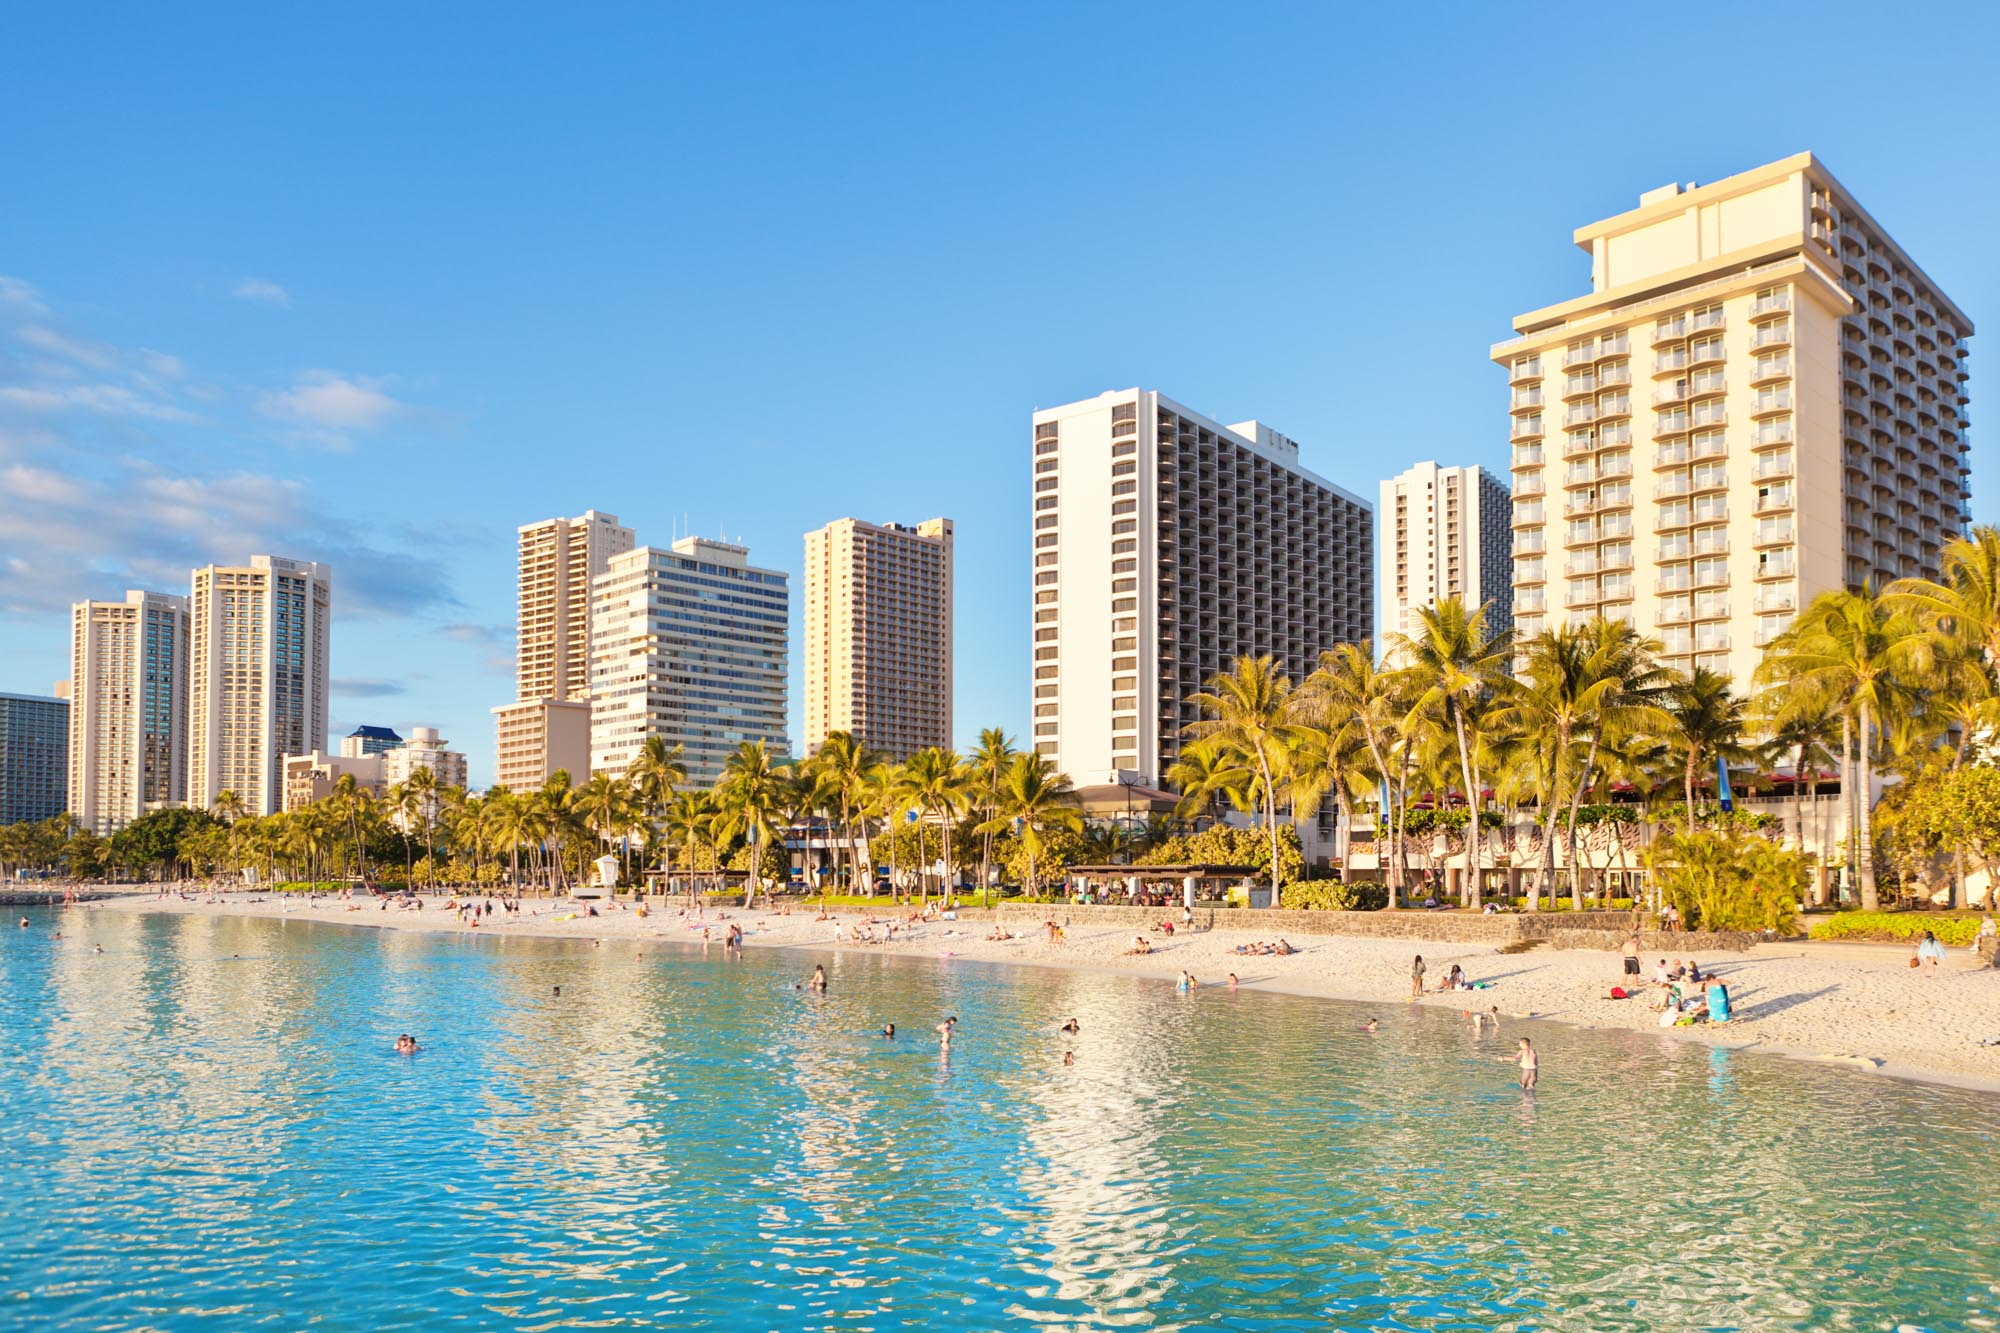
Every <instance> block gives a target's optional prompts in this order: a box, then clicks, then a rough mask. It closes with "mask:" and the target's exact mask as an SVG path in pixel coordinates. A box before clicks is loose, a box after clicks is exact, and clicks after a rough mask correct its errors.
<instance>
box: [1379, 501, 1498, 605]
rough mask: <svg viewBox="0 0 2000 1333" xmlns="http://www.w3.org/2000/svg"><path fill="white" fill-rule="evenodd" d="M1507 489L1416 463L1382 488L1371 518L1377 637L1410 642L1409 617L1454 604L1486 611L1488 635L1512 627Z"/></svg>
mask: <svg viewBox="0 0 2000 1333" xmlns="http://www.w3.org/2000/svg"><path fill="white" fill-rule="evenodd" d="M1512 512H1513V509H1512V506H1511V505H1510V504H1509V503H1508V500H1507V485H1506V483H1505V482H1503V481H1501V480H1500V479H1499V478H1498V477H1496V476H1494V475H1493V474H1492V473H1490V472H1488V471H1487V470H1486V469H1485V468H1483V467H1439V466H1438V465H1437V464H1436V463H1418V464H1417V465H1415V466H1414V467H1411V468H1409V469H1408V470H1406V471H1404V472H1402V473H1401V474H1399V475H1397V476H1394V477H1391V478H1390V479H1389V480H1387V481H1385V482H1383V483H1382V490H1381V505H1380V507H1379V508H1377V509H1376V511H1375V518H1376V521H1377V522H1378V523H1379V524H1380V525H1381V531H1380V533H1379V534H1378V536H1377V537H1376V540H1375V550H1376V565H1377V567H1378V568H1379V570H1380V578H1381V580H1382V589H1381V609H1380V612H1379V615H1380V617H1381V621H1380V624H1381V633H1383V634H1385V635H1387V634H1414V633H1416V632H1417V631H1418V629H1419V628H1420V626H1419V624H1418V622H1417V616H1416V611H1417V609H1418V608H1420V607H1426V606H1436V605H1437V604H1438V603H1439V602H1440V601H1442V600H1443V599H1445V598H1447V597H1456V598H1458V599H1460V600H1461V601H1463V602H1464V603H1465V604H1466V606H1467V607H1470V608H1477V607H1480V606H1484V607H1485V608H1486V629H1487V632H1488V633H1489V634H1500V633H1503V632H1505V631H1506V630H1507V629H1508V628H1509V627H1510V626H1511V625H1512V624H1513V620H1514V614H1513V610H1514V588H1513V575H1514V557H1513V555H1512V552H1511V549H1510V546H1511V543H1510V539H1509V536H1508V529H1507V521H1508V518H1509V516H1510V515H1511V514H1512Z"/></svg>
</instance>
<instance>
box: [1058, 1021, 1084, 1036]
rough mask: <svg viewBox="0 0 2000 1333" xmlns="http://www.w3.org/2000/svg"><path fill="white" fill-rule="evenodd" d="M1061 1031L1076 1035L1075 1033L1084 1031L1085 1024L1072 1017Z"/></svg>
mask: <svg viewBox="0 0 2000 1333" xmlns="http://www.w3.org/2000/svg"><path fill="white" fill-rule="evenodd" d="M1061 1031H1063V1032H1067V1033H1070V1034H1072V1035H1074V1034H1075V1033H1078V1032H1081V1031H1083V1025H1082V1024H1080V1023H1078V1022H1077V1021H1076V1020H1075V1019H1074V1018H1072V1019H1070V1021H1069V1022H1067V1023H1065V1024H1063V1025H1062V1028H1061Z"/></svg>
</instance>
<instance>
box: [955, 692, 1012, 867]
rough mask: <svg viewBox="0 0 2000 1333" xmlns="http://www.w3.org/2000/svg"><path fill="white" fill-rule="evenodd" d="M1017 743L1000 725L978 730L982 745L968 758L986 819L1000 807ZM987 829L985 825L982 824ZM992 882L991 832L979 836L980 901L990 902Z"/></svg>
mask: <svg viewBox="0 0 2000 1333" xmlns="http://www.w3.org/2000/svg"><path fill="white" fill-rule="evenodd" d="M1014 754H1015V751H1014V742H1013V741H1012V740H1010V739H1009V738H1008V736H1007V733H1006V732H1005V731H1003V730H1001V729H1000V728H999V727H988V728H986V729H985V730H984V731H982V732H980V733H979V745H978V746H977V748H975V749H974V750H973V752H972V755H971V757H970V758H969V759H968V760H967V761H966V762H967V763H968V764H969V765H970V766H971V768H972V792H973V799H974V801H975V802H976V803H977V805H978V807H979V812H980V815H981V817H982V818H983V819H984V820H987V821H990V820H992V819H993V818H994V815H995V814H996V813H997V811H998V810H999V807H1000V778H1001V776H1002V775H1003V774H1005V773H1006V771H1007V766H1008V765H1009V764H1011V763H1013V762H1014ZM980 827H981V829H985V824H984V823H982V824H981V825H980ZM992 882H993V834H992V832H991V831H986V832H982V833H981V834H980V835H979V892H980V895H981V901H982V902H986V903H990V902H991V900H992V894H991V887H992Z"/></svg>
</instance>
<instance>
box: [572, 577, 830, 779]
mask: <svg viewBox="0 0 2000 1333" xmlns="http://www.w3.org/2000/svg"><path fill="white" fill-rule="evenodd" d="M749 557H750V551H749V548H748V547H744V546H736V545H732V544H730V543H728V542H719V541H711V540H709V539H708V538H705V537H683V538H681V539H680V540H679V541H677V542H675V543H674V545H673V549H672V550H665V551H663V550H660V549H658V548H657V547H651V546H642V547H639V548H637V549H636V550H632V551H627V552H625V553H624V554H622V555H617V556H613V557H612V558H611V561H610V564H609V566H608V567H607V568H606V570H605V572H604V576H603V577H602V578H601V579H600V580H598V581H597V584H596V590H595V594H594V601H595V606H594V608H593V611H592V623H591V666H590V771H591V772H592V773H611V774H623V773H624V772H625V771H626V769H628V768H629V767H630V766H631V763H632V761H633V760H634V759H635V758H637V757H638V754H639V750H640V747H641V746H643V745H644V744H645V741H646V738H647V737H648V736H660V737H663V738H665V739H666V741H667V742H668V743H669V744H672V745H679V746H681V747H682V763H683V764H684V765H685V767H686V769H687V775H688V784H689V785H690V786H695V787H705V786H707V785H709V784H710V783H712V782H714V781H715V780H716V779H717V778H718V777H720V776H721V775H722V766H723V762H724V760H726V759H727V758H728V757H729V755H730V754H731V753H732V752H733V751H734V750H735V749H736V747H737V746H738V745H740V744H742V743H743V742H745V741H763V742H765V743H766V744H767V745H769V746H770V747H771V748H772V750H773V751H774V754H773V759H774V760H775V759H780V758H783V757H784V756H785V754H786V751H787V749H788V743H787V741H786V739H785V706H786V670H787V660H786V641H787V638H788V636H789V632H790V616H791V606H790V592H789V582H788V578H787V576H786V575H785V573H784V572H783V571H781V570H775V569H760V568H758V567H756V566H754V565H752V564H750V561H749Z"/></svg>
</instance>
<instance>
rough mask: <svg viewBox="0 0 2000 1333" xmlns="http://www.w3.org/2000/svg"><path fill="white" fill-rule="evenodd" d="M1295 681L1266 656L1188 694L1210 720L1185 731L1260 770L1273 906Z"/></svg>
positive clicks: (1241, 662) (1243, 660)
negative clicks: (1282, 776) (1280, 788)
mask: <svg viewBox="0 0 2000 1333" xmlns="http://www.w3.org/2000/svg"><path fill="white" fill-rule="evenodd" d="M1291 696H1292V681H1291V677H1289V676H1287V675H1286V674H1285V673H1284V672H1283V671H1282V670H1281V669H1280V668H1279V667H1278V665H1277V662H1276V661H1275V660H1274V659H1273V658H1272V657H1271V655H1270V654H1268V653H1266V654H1264V655H1262V656H1260V657H1239V658H1237V659H1236V663H1235V665H1234V666H1233V667H1232V668H1231V669H1230V670H1228V671H1222V672H1218V673H1216V675H1215V676H1214V677H1212V678H1211V679H1210V680H1209V682H1208V689H1207V690H1206V691H1205V692H1203V693H1199V694H1193V695H1190V696H1188V701H1189V702H1191V703H1194V704H1196V705H1198V706H1200V707H1201V709H1202V710H1203V711H1204V712H1206V713H1208V714H1209V716H1208V717H1206V718H1204V719H1202V720H1201V721H1199V722H1191V723H1189V724H1188V725H1187V726H1185V727H1183V728H1181V730H1182V731H1183V732H1185V733H1187V734H1188V735H1190V736H1194V737H1196V738H1198V739H1202V740H1213V741H1214V742H1215V743H1216V744H1217V745H1218V746H1221V747H1222V748H1223V749H1224V750H1226V751H1233V752H1234V753H1236V754H1238V755H1241V756H1242V758H1243V762H1244V766H1245V767H1254V768H1255V771H1256V781H1257V794H1258V795H1259V797H1260V798H1261V800H1262V804H1263V821H1264V829H1265V833H1266V834H1267V836H1268V837H1269V838H1270V841H1271V906H1273V907H1276V906H1277V905H1278V890H1279V883H1278V881H1279V878H1280V867H1279V863H1278V777H1279V775H1280V773H1281V771H1282V769H1283V766H1284V762H1285V755H1286V753H1287V749H1288V746H1289V744H1290V742H1291V738H1292V735H1293V725H1292V722H1291V719H1290V702H1291Z"/></svg>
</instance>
